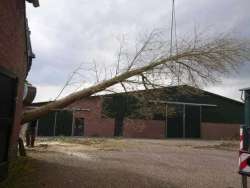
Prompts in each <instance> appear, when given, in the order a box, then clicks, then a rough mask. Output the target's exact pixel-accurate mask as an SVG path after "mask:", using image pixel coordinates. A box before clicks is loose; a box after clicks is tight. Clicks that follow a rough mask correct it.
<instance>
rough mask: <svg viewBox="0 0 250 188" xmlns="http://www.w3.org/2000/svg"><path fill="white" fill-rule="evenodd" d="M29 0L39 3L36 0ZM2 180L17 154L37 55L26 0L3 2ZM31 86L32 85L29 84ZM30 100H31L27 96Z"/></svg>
mask: <svg viewBox="0 0 250 188" xmlns="http://www.w3.org/2000/svg"><path fill="white" fill-rule="evenodd" d="M29 2H31V3H33V4H34V6H38V2H37V1H36V0H34V1H32V0H30V1H29ZM0 24H1V25H0V85H1V97H0V123H1V126H0V179H1V178H2V177H3V176H6V171H7V166H8V165H7V164H8V161H9V159H10V158H12V157H15V156H16V153H17V139H18V134H19V130H20V127H21V125H20V120H21V114H22V108H23V97H24V95H23V91H24V85H25V84H24V82H25V78H26V76H27V73H28V70H29V69H30V66H31V60H32V58H34V55H33V53H32V50H31V45H30V41H29V30H28V27H27V19H26V11H25V0H1V1H0ZM27 88H28V87H27ZM27 93H29V91H27ZM26 101H27V102H28V100H27V99H26Z"/></svg>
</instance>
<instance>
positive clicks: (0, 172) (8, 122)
mask: <svg viewBox="0 0 250 188" xmlns="http://www.w3.org/2000/svg"><path fill="white" fill-rule="evenodd" d="M16 83H17V80H16V79H15V78H12V77H9V76H7V75H6V74H3V73H1V72H0V86H1V92H0V93H1V95H0V180H1V179H3V178H4V177H6V175H7V160H8V146H9V139H10V134H11V130H12V125H13V118H14V107H15V98H16V85H17V84H16Z"/></svg>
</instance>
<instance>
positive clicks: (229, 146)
mask: <svg viewBox="0 0 250 188" xmlns="http://www.w3.org/2000/svg"><path fill="white" fill-rule="evenodd" d="M194 148H197V149H217V150H225V151H237V150H238V149H239V143H236V142H222V143H220V144H216V145H208V146H195V147H194Z"/></svg>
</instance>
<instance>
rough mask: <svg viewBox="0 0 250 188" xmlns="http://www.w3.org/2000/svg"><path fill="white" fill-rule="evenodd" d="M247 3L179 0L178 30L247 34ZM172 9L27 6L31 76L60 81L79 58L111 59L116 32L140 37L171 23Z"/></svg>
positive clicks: (161, 3)
mask: <svg viewBox="0 0 250 188" xmlns="http://www.w3.org/2000/svg"><path fill="white" fill-rule="evenodd" d="M249 7H250V1H249V0H241V1H238V0H220V1H218V0H199V1H197V0H188V1H187V0H179V1H176V17H177V31H178V35H182V34H186V33H191V34H192V32H193V29H194V26H195V25H196V26H197V28H198V29H200V30H206V29H207V28H210V30H212V31H214V30H215V31H216V32H228V31H233V32H234V33H235V34H236V35H237V36H245V37H249V35H250V24H249V20H250V15H249V13H248V9H249ZM170 8H171V1H165V0H154V1H152V0H134V1H129V0H107V1H100V0H92V1H90V0H76V1H66V0H61V1H60V2H58V1H56V0H43V1H41V7H39V8H37V9H34V8H33V7H31V6H29V5H28V7H27V11H28V18H29V24H30V28H31V31H32V36H31V38H32V44H33V48H34V51H35V53H36V56H37V58H36V59H35V60H34V63H33V67H32V71H31V73H30V75H29V80H30V81H31V82H32V83H34V84H38V85H41V84H51V85H56V86H58V85H62V84H63V83H64V82H65V80H66V79H67V77H68V74H69V73H70V72H71V71H72V70H73V69H74V67H76V66H78V65H79V64H80V63H81V62H85V61H91V60H92V59H94V58H95V59H98V60H99V61H98V62H100V63H110V62H112V61H113V60H114V54H115V52H116V51H117V48H118V43H117V40H116V37H118V36H121V35H122V34H126V35H128V36H129V37H131V38H136V36H137V35H138V33H140V32H147V31H151V30H152V29H154V28H158V27H169V24H170ZM249 67H250V66H249V65H245V66H244V67H242V68H241V69H240V70H239V71H240V73H239V77H238V78H237V80H239V81H240V80H249V79H250V76H249V74H248V73H249V71H246V70H247V69H249ZM233 77H234V76H233ZM249 85H250V83H249ZM219 87H220V88H223V85H221V86H219ZM235 87H236V86H235Z"/></svg>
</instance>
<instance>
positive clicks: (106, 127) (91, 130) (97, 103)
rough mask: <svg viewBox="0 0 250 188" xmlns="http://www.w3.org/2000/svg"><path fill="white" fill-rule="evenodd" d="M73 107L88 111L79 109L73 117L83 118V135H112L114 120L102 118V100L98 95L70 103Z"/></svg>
mask: <svg viewBox="0 0 250 188" xmlns="http://www.w3.org/2000/svg"><path fill="white" fill-rule="evenodd" d="M71 107H74V108H84V109H88V110H89V111H80V112H76V113H75V114H74V116H75V117H82V118H84V136H102V137H111V136H113V135H114V120H113V119H110V118H102V117H101V112H102V102H101V98H100V97H91V98H87V99H82V100H80V101H78V102H76V103H74V104H72V105H71Z"/></svg>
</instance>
